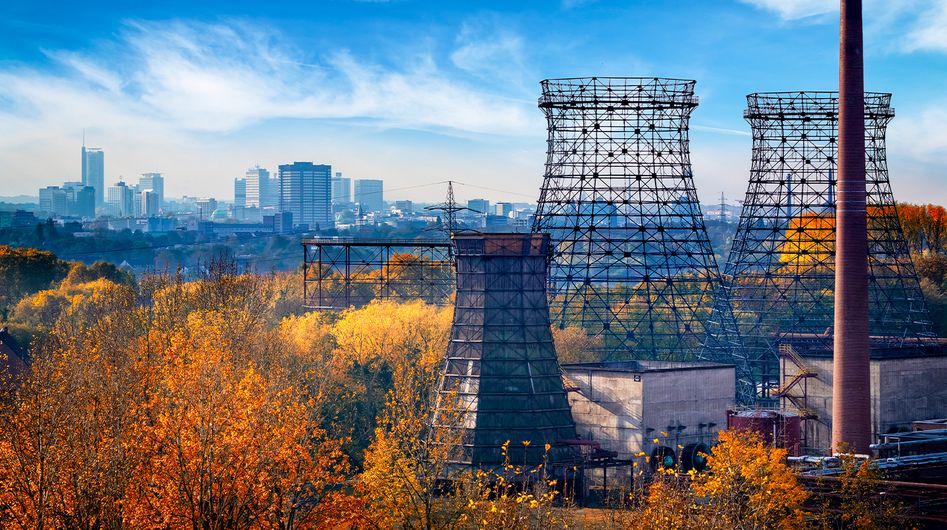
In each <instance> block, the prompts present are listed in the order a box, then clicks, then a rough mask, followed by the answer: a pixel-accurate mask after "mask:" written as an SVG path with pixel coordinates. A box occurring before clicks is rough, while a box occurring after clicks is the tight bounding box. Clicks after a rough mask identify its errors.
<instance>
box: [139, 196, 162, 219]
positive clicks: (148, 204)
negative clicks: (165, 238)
mask: <svg viewBox="0 0 947 530" xmlns="http://www.w3.org/2000/svg"><path fill="white" fill-rule="evenodd" d="M138 196H139V197H140V199H139V200H140V202H141V212H140V213H139V216H141V217H156V216H157V215H158V210H159V209H160V208H159V207H158V204H159V201H158V197H159V195H158V192H157V191H155V190H142V191H141V193H139V194H138Z"/></svg>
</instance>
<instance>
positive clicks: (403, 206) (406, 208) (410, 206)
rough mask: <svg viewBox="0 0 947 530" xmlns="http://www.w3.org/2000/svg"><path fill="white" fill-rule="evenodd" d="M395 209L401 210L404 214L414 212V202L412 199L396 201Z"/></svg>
mask: <svg viewBox="0 0 947 530" xmlns="http://www.w3.org/2000/svg"><path fill="white" fill-rule="evenodd" d="M395 209H396V210H398V211H399V212H401V214H402V215H406V214H410V213H413V212H414V203H413V202H411V201H395Z"/></svg>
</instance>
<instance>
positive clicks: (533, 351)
mask: <svg viewBox="0 0 947 530" xmlns="http://www.w3.org/2000/svg"><path fill="white" fill-rule="evenodd" d="M453 239H454V242H455V244H456V252H457V255H456V260H457V261H456V264H457V300H456V305H455V309H454V323H453V326H452V328H451V335H450V343H449V344H448V347H447V358H446V361H445V365H444V375H443V380H442V382H441V387H440V391H439V396H438V411H437V416H436V424H437V427H438V428H441V429H460V430H461V431H462V435H461V447H460V449H459V450H458V451H457V453H456V455H455V458H454V460H455V462H457V463H461V464H472V465H475V466H491V465H498V464H502V463H503V462H504V456H503V454H502V446H503V444H504V443H506V442H509V448H510V449H509V460H510V462H511V463H513V464H516V465H519V464H523V463H528V464H530V465H536V464H539V463H542V462H543V460H544V458H547V454H546V449H545V445H546V444H549V445H550V446H551V447H550V450H549V453H548V460H549V461H550V462H562V461H564V460H568V459H570V458H571V457H572V454H573V453H572V452H571V450H570V449H569V448H568V447H565V446H563V445H561V444H560V443H559V442H560V441H563V440H569V439H573V440H574V439H575V438H576V430H575V423H574V422H573V421H572V413H571V411H570V410H569V403H568V400H567V399H566V393H565V390H564V389H563V385H562V378H561V375H560V372H559V363H558V362H557V361H556V351H555V348H554V347H553V343H552V334H551V332H550V329H549V308H548V305H547V301H546V267H547V264H548V260H549V251H550V245H549V237H548V236H547V235H545V234H455V235H454V236H453ZM454 403H459V406H460V408H461V409H462V411H463V412H462V413H460V414H459V415H457V414H455V413H453V412H451V411H452V410H455V409H454V408H453V407H452V406H451V405H452V404H454ZM523 442H528V445H526V444H524V443H523Z"/></svg>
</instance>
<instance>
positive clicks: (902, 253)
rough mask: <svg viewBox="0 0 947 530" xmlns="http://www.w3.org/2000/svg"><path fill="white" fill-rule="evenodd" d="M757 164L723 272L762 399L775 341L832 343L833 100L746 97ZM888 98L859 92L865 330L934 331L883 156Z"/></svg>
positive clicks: (817, 95) (773, 382) (773, 376)
mask: <svg viewBox="0 0 947 530" xmlns="http://www.w3.org/2000/svg"><path fill="white" fill-rule="evenodd" d="M747 100H748V108H747V110H746V113H745V116H746V119H747V121H748V122H749V123H750V126H751V128H752V131H753V162H752V167H751V170H750V183H749V187H748V189H747V193H746V200H745V201H744V204H743V213H742V215H741V217H740V224H739V226H738V228H737V234H736V237H735V238H734V240H733V247H732V248H731V251H730V258H729V260H728V263H727V267H726V273H725V277H726V278H727V279H728V280H729V282H728V283H729V286H730V296H729V299H730V302H731V304H732V307H733V311H734V314H735V315H736V316H737V323H738V325H739V330H740V335H741V337H742V339H743V342H744V344H745V346H746V348H747V354H748V357H749V359H750V361H751V366H752V367H753V373H754V375H755V377H756V378H757V381H756V383H757V388H758V391H759V393H760V395H761V397H764V398H765V397H773V396H774V395H775V392H776V390H777V387H778V384H777V380H778V374H779V366H778V348H779V344H780V343H784V342H792V341H808V342H810V343H811V342H818V341H821V342H823V343H824V348H826V349H828V348H830V347H831V345H832V340H833V337H832V333H831V331H832V328H833V325H834V309H833V308H834V291H835V284H836V279H835V234H836V230H835V219H836V217H835V216H836V197H837V196H838V195H839V194H838V193H837V190H836V186H837V182H836V174H837V173H836V172H837V160H838V155H837V151H838V149H837V143H838V94H837V93H835V92H774V93H761V94H750V95H749V96H747ZM890 103H891V95H890V94H881V93H866V94H865V95H864V121H865V133H864V134H865V145H866V149H865V164H866V166H865V173H866V180H867V202H868V207H867V211H868V253H869V270H868V279H867V285H868V287H869V292H868V294H869V297H868V305H869V309H870V329H871V334H872V335H874V336H882V337H889V338H890V339H891V340H893V341H895V342H897V341H898V340H901V339H903V338H916V337H923V336H929V335H930V322H929V318H928V313H927V308H926V306H925V303H924V299H923V297H922V295H921V290H920V287H919V284H918V280H917V276H916V275H915V272H914V267H913V265H912V263H911V257H910V254H909V251H908V247H907V244H906V242H905V240H904V235H903V233H902V230H901V225H900V223H899V221H898V217H897V212H896V210H895V202H894V197H893V196H892V194H891V184H890V181H889V179H888V167H887V161H886V158H885V130H886V127H887V125H888V122H889V121H890V120H891V118H892V117H893V116H894V110H893V109H892V108H891V105H890Z"/></svg>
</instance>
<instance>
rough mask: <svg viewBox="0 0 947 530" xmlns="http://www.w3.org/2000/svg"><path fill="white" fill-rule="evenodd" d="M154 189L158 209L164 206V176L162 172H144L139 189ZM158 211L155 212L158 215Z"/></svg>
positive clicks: (139, 182) (139, 181)
mask: <svg viewBox="0 0 947 530" xmlns="http://www.w3.org/2000/svg"><path fill="white" fill-rule="evenodd" d="M144 190H152V191H153V192H155V196H156V197H157V199H156V200H157V201H158V209H159V210H160V209H161V208H164V177H162V176H161V173H142V174H141V178H140V179H138V191H144ZM157 213H158V212H155V215H157Z"/></svg>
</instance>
